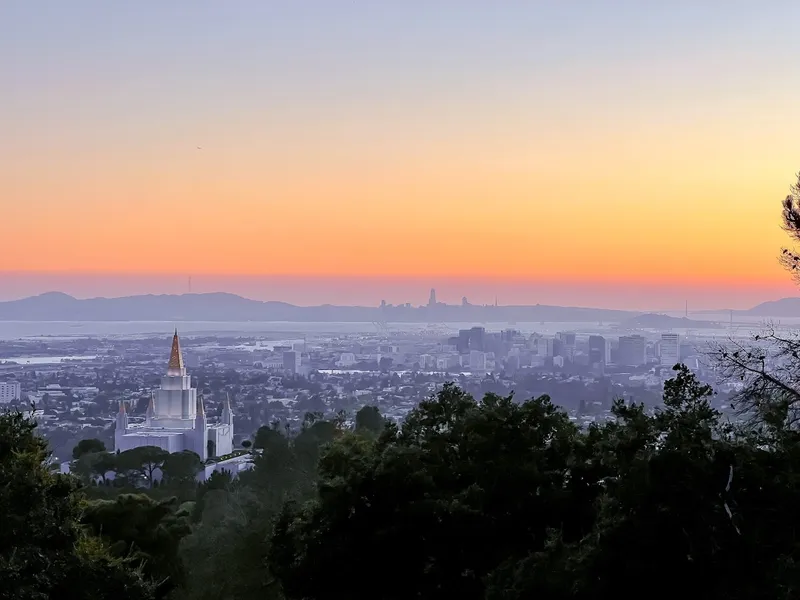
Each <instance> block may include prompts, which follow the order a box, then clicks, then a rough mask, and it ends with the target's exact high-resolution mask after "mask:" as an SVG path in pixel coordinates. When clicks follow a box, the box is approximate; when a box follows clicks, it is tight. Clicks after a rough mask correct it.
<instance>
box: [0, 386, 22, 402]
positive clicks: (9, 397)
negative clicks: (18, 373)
mask: <svg viewBox="0 0 800 600" xmlns="http://www.w3.org/2000/svg"><path fill="white" fill-rule="evenodd" d="M21 397H22V388H21V386H20V384H19V382H18V381H7V382H5V383H3V382H0V404H8V403H9V402H19V400H20V398H21Z"/></svg>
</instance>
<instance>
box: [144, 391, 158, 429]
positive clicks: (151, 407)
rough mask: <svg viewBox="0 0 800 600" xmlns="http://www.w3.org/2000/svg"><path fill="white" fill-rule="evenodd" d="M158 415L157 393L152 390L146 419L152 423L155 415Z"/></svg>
mask: <svg viewBox="0 0 800 600" xmlns="http://www.w3.org/2000/svg"><path fill="white" fill-rule="evenodd" d="M155 416H156V403H155V395H154V394H153V393H152V392H150V402H148V403H147V412H146V413H145V421H146V422H147V424H148V425H151V422H152V420H153V417H155Z"/></svg>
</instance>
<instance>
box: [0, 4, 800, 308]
mask: <svg viewBox="0 0 800 600" xmlns="http://www.w3.org/2000/svg"><path fill="white" fill-rule="evenodd" d="M798 22H800V3H797V2H793V1H785V2H778V1H764V2H751V1H747V2H745V1H738V0H725V1H724V2H723V1H722V0H716V1H699V0H694V1H684V0H672V1H670V2H642V1H639V0H636V1H634V0H630V1H623V0H618V1H611V0H606V1H602V0H585V1H582V2H581V1H572V2H562V1H560V0H559V1H556V0H551V1H547V2H543V1H542V2H537V1H533V0H531V1H526V2H523V1H518V2H517V1H512V0H509V1H507V2H498V1H496V0H492V1H490V0H486V1H483V2H478V1H469V0H452V1H444V0H440V1H437V0H426V1H424V2H423V1H422V0H409V1H402V2H401V1H392V2H389V1H388V0H387V1H380V2H375V1H371V0H370V1H367V0H358V1H356V0H349V1H344V0H315V1H312V0H285V1H279V0H269V1H265V0H237V1H230V2H220V1H218V0H217V1H210V0H209V1H202V0H170V1H169V2H161V1H156V0H151V1H141V2H108V1H107V0H96V1H84V0H70V1H69V2H65V1H62V0H49V1H48V0H40V1H38V2H32V1H30V0H4V1H3V2H0V81H2V93H0V208H1V209H2V218H1V219H0V223H2V229H3V234H2V238H0V239H2V241H3V243H4V246H5V250H4V251H3V252H2V253H0V272H4V273H3V274H2V275H0V297H10V296H14V295H18V294H22V293H28V292H35V291H45V290H47V289H55V288H59V289H64V290H65V291H71V292H72V293H76V294H78V295H81V294H83V295H91V294H95V293H102V294H104V295H114V294H117V293H130V292H133V291H143V292H144V291H147V292H151V291H174V290H173V288H174V287H175V286H172V287H170V286H169V285H166V284H163V282H164V281H167V280H169V281H181V282H182V281H184V279H185V277H186V276H188V274H193V275H194V277H196V278H197V281H200V282H202V281H206V282H209V283H208V287H209V288H210V287H212V283H210V282H216V283H214V284H213V285H214V286H219V287H225V285H226V284H225V283H224V282H225V281H229V282H231V281H238V282H240V283H241V282H242V281H251V280H252V281H255V279H253V278H254V276H272V277H273V280H275V279H274V278H275V277H278V279H281V278H282V279H281V281H284V283H285V282H286V281H289V282H291V281H300V280H302V281H317V282H318V284H317V287H316V288H315V291H313V292H308V291H307V290H308V289H310V288H308V287H303V286H299V287H298V286H296V287H295V288H292V287H291V285H289V287H285V289H284V288H281V291H280V294H279V296H280V297H275V298H274V299H285V300H290V301H295V302H299V303H309V302H314V301H325V300H328V301H333V302H336V301H340V300H342V301H343V300H344V299H345V296H346V299H347V301H356V300H359V299H361V300H362V301H363V302H369V303H372V302H373V301H375V300H376V299H378V298H380V297H382V296H383V295H384V292H386V288H385V287H384V286H383V284H376V283H375V282H376V281H384V282H385V281H387V280H388V281H398V282H402V281H408V282H411V281H413V282H416V283H415V284H414V285H415V286H416V287H414V290H416V291H415V292H414V293H415V295H416V296H415V297H400V296H401V292H397V297H389V298H387V300H389V301H395V302H401V301H406V300H413V301H415V302H417V301H418V302H424V301H425V300H426V298H427V289H426V286H429V285H431V284H435V283H436V282H437V281H442V280H445V279H447V280H448V281H458V282H461V283H458V285H457V286H456V285H454V286H453V291H452V294H450V296H452V298H447V299H449V300H454V301H458V300H459V299H460V296H461V293H467V294H470V293H471V294H472V295H473V297H475V296H476V295H477V296H482V297H480V298H476V299H477V300H483V301H490V300H491V299H493V296H494V293H496V292H497V289H501V290H504V291H503V292H501V293H507V294H508V296H507V297H508V302H509V303H511V302H515V303H521V302H525V301H530V302H536V301H540V300H541V298H540V297H532V296H536V293H535V290H537V289H539V290H544V289H546V290H561V291H559V292H557V293H555V295H553V294H552V293H551V294H550V295H549V296H547V298H546V299H547V300H548V301H552V302H559V303H566V304H580V305H601V304H602V305H609V304H616V305H619V306H623V307H624V306H630V305H631V297H630V293H631V292H630V290H638V292H637V293H639V294H640V296H641V298H639V299H638V300H637V302H638V303H639V304H640V305H642V306H643V305H645V304H649V305H650V306H657V307H663V306H664V304H665V303H667V298H666V296H665V294H669V295H670V296H669V298H670V299H669V302H668V303H670V304H671V305H674V304H675V302H677V303H678V305H679V306H682V304H683V303H682V302H679V301H678V300H677V298H680V297H683V296H691V300H690V301H691V302H692V303H693V304H694V305H698V306H699V305H702V306H704V307H718V306H737V305H742V304H748V303H752V302H751V301H752V300H754V299H757V300H761V299H763V300H766V299H770V298H774V297H776V295H778V296H779V295H787V294H791V293H795V292H794V288H793V286H792V285H791V283H790V282H789V281H788V279H787V276H786V274H785V273H784V272H783V271H782V270H781V269H780V267H779V266H778V265H777V261H776V255H777V253H778V251H779V249H780V246H781V245H783V244H785V243H786V239H785V236H784V234H783V233H782V232H781V230H780V227H779V216H780V200H781V198H782V197H783V196H784V195H785V194H786V190H787V187H788V185H789V184H790V183H791V182H792V180H793V178H794V173H795V172H796V171H797V170H800V146H799V145H798V140H800V119H798V118H797V98H798V97H800V78H799V77H798V75H800V67H798V62H797V59H798V57H800V36H798V35H797V23H798ZM197 146H201V147H202V150H198V149H197ZM109 274H115V277H111V276H110V275H109ZM120 276H121V277H122V278H120ZM222 276H225V277H222ZM288 276H292V277H291V278H287V277H288ZM339 276H346V277H347V279H346V280H344V281H347V282H350V283H348V284H347V285H346V286H338V287H346V289H345V290H344V291H345V292H346V294H344V293H342V292H337V291H336V289H333V288H331V286H330V285H329V284H325V282H330V281H335V280H336V277H339ZM226 277H227V279H226ZM98 278H99V279H98ZM103 278H105V279H103ZM332 278H333V279H332ZM101 279H102V280H104V281H106V284H104V285H105V288H102V286H100V288H98V285H97V281H99V280H101ZM90 280H91V281H94V282H95V283H93V284H92V285H88V284H86V285H84V286H83V287H81V285H83V284H82V283H81V282H87V281H90ZM123 280H124V281H128V282H131V281H136V282H139V283H137V284H136V285H135V286H133V287H131V285H129V284H127V287H126V285H123V284H121V283H120V281H123ZM34 281H35V282H39V283H37V284H36V286H39V287H36V286H32V284H31V282H34ZM20 282H23V283H22V284H21V283H20ZM24 282H28V283H24ZM159 282H161V283H159ZM359 282H361V283H359ZM370 282H372V283H370ZM12 284H13V285H12ZM417 284H418V285H417ZM237 285H238V286H239V287H236V286H235V285H232V284H231V286H230V291H237V290H239V289H240V288H241V285H239V284H237ZM287 285H288V284H287ZM326 285H327V286H328V287H326ZM26 286H27V287H26ZM136 286H138V287H136ZM359 286H361V287H359ZM370 286H372V287H370ZM376 286H377V287H376ZM459 286H460V287H459ZM537 286H538V287H537ZM333 287H334V288H335V287H336V286H333ZM2 288H4V289H2ZM34 288H36V289H34ZM134 288H135V289H134ZM260 289H261V292H260V293H259V294H258V295H260V296H265V295H266V296H274V295H275V294H277V291H276V289H275V288H270V287H269V286H267V287H266V288H263V289H262V288H260ZM461 289H463V290H464V291H463V292H461V291H460V290H461ZM303 290H306V292H304V291H303ZM326 290H327V292H326ZM470 290H472V291H470ZM509 290H511V291H509ZM513 290H516V291H513ZM525 290H528V291H525ZM531 290H534V291H533V292H532V291H531ZM576 290H582V291H576ZM591 290H595V291H596V293H597V294H598V296H597V297H596V298H594V297H593V296H592V294H593V293H594V292H592V291H591ZM602 290H605V291H604V292H602V294H601V291H602ZM609 290H611V291H609ZM614 290H616V291H614ZM625 290H628V291H625ZM203 291H209V290H205V289H204V290H203ZM273 292H275V294H273ZM325 293H329V296H330V297H321V296H324V294H325ZM603 294H605V295H603ZM406 296H408V294H406ZM673 297H674V298H673ZM593 300H594V301H593Z"/></svg>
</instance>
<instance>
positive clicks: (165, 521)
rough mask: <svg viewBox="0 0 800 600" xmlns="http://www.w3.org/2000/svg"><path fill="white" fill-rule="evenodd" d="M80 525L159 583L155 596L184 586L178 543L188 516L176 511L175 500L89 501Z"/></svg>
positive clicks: (141, 497) (134, 496)
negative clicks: (138, 563)
mask: <svg viewBox="0 0 800 600" xmlns="http://www.w3.org/2000/svg"><path fill="white" fill-rule="evenodd" d="M83 523H84V524H86V525H88V526H89V527H90V528H91V530H92V531H93V532H94V533H95V534H96V535H100V536H102V537H103V538H104V539H106V540H108V542H109V543H110V544H111V551H112V552H113V553H114V554H115V555H116V556H120V557H122V556H130V557H131V558H132V559H135V560H136V561H137V562H140V563H141V564H142V565H143V568H144V572H145V574H146V575H147V576H149V577H150V578H151V579H152V580H154V581H156V582H158V590H157V591H158V596H159V597H165V596H166V594H167V593H168V592H170V591H171V590H172V589H174V588H175V587H176V586H177V585H179V584H182V583H183V568H182V564H181V560H180V558H179V556H178V547H179V543H180V540H181V539H182V538H183V537H184V536H185V535H187V534H188V533H189V532H190V530H191V528H190V525H189V523H190V515H189V513H188V512H182V511H181V510H180V509H179V506H178V502H177V500H176V499H175V498H168V499H166V500H162V501H157V500H153V499H152V498H149V497H147V496H145V495H143V494H122V495H120V496H118V497H117V498H115V499H113V500H96V501H93V502H89V503H88V504H87V506H86V510H85V513H84V516H83Z"/></svg>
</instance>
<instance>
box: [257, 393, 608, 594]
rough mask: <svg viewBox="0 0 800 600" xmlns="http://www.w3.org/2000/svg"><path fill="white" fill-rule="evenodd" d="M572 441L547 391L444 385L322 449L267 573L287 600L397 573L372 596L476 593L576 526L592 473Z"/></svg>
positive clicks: (370, 586)
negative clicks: (367, 433)
mask: <svg viewBox="0 0 800 600" xmlns="http://www.w3.org/2000/svg"><path fill="white" fill-rule="evenodd" d="M577 438H578V430H577V428H576V427H575V426H574V425H573V424H571V423H570V421H569V418H568V417H567V415H566V414H565V413H563V412H562V411H560V410H558V409H556V408H555V407H554V406H553V405H552V404H551V403H550V400H549V399H548V398H547V397H541V398H537V399H535V400H530V401H528V402H525V403H522V404H519V403H517V402H514V401H513V398H512V397H511V396H508V397H500V396H496V395H492V394H488V395H487V396H486V397H484V399H483V400H482V401H481V402H476V401H475V400H474V399H473V398H472V397H470V396H469V395H468V394H466V393H464V392H463V391H462V390H460V389H458V388H457V387H455V386H453V385H451V384H448V385H446V386H445V387H444V388H443V389H442V390H441V392H439V394H438V395H437V396H436V397H434V398H432V399H430V400H427V401H425V402H422V403H421V404H420V405H419V407H418V408H416V409H415V410H413V411H411V413H409V415H408V417H407V419H406V421H405V422H404V423H403V425H402V426H400V427H398V426H396V425H393V424H391V425H388V426H387V427H386V428H385V430H384V431H383V432H382V434H381V435H380V437H379V438H378V439H377V440H370V439H368V438H364V437H362V436H354V435H344V436H341V437H340V438H339V439H338V441H336V442H334V443H333V444H332V446H330V449H329V450H328V451H327V452H326V453H324V454H323V456H322V459H321V461H320V465H319V469H320V483H319V485H318V498H317V499H316V500H314V501H312V502H311V503H310V504H309V505H306V506H304V507H303V508H299V507H293V506H292V505H288V506H287V507H286V508H285V509H284V510H283V512H282V514H281V516H280V518H279V519H278V521H277V523H276V526H275V534H274V537H273V541H272V544H273V548H272V552H271V554H270V569H271V570H272V571H273V572H274V573H275V574H276V575H277V576H278V577H279V579H280V580H281V582H282V584H283V587H284V591H285V593H286V595H287V596H288V597H290V598H303V597H308V598H313V597H348V598H354V599H359V598H365V599H366V598H374V597H375V595H376V590H375V587H374V586H375V581H380V580H387V579H389V578H392V577H393V574H394V573H397V572H402V573H403V574H404V576H403V577H402V578H400V579H397V578H396V577H394V578H393V579H392V581H393V584H392V586H391V587H390V588H383V589H381V592H380V596H381V597H383V598H398V599H400V598H409V597H454V598H455V597H459V598H482V597H483V594H484V583H483V582H484V581H485V578H486V577H487V576H488V575H489V574H490V573H491V572H492V571H493V570H494V569H495V568H496V567H497V566H498V565H499V564H500V563H501V562H503V561H504V560H507V559H508V557H509V556H515V555H518V554H521V553H523V552H526V551H527V550H528V549H529V548H530V544H531V540H533V541H534V544H535V545H534V549H537V546H538V549H539V550H541V549H543V547H544V541H545V539H546V534H547V531H548V530H549V529H550V528H556V527H562V526H564V527H565V535H567V536H569V538H570V539H579V536H580V535H582V534H583V533H585V532H586V531H587V529H588V527H589V525H590V524H591V522H584V519H583V514H584V513H585V512H586V511H585V510H582V509H583V507H584V506H586V505H588V506H591V500H592V499H594V497H595V496H596V494H597V489H598V485H597V482H598V481H599V480H600V479H601V477H600V472H601V469H599V468H597V467H595V466H594V465H592V464H591V463H587V462H586V461H585V460H583V458H582V457H583V452H582V450H581V448H580V444H577V443H576V441H577ZM320 523H324V524H325V525H324V527H320V526H319V524H320ZM365 572H366V573H370V574H371V576H370V577H369V578H365V577H363V573H365Z"/></svg>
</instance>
